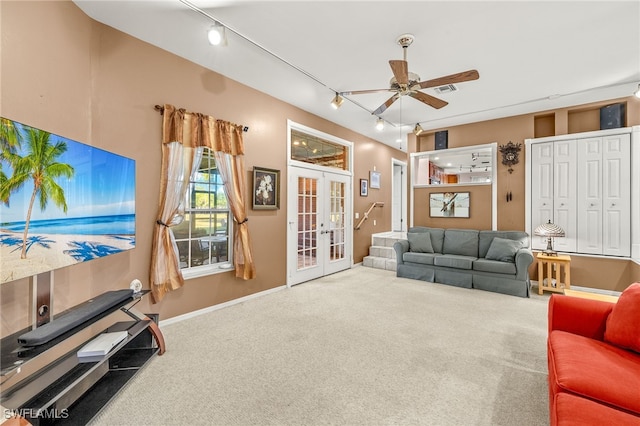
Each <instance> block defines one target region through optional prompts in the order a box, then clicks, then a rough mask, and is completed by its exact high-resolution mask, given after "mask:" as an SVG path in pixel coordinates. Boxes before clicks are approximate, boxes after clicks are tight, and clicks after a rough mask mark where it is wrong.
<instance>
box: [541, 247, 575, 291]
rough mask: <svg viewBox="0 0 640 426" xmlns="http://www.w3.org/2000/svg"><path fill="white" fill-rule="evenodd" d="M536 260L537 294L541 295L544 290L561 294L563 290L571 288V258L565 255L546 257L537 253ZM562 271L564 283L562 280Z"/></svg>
mask: <svg viewBox="0 0 640 426" xmlns="http://www.w3.org/2000/svg"><path fill="white" fill-rule="evenodd" d="M537 258H538V294H542V292H543V291H544V290H548V291H555V292H556V293H563V292H564V290H565V289H570V288H571V256H568V255H566V254H559V255H557V256H547V255H546V254H543V253H538V255H537ZM563 269H564V281H563V280H562V277H563V274H562V270H563ZM554 272H555V273H554ZM545 280H546V283H545ZM554 284H555V285H554Z"/></svg>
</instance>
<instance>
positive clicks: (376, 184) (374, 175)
mask: <svg viewBox="0 0 640 426" xmlns="http://www.w3.org/2000/svg"><path fill="white" fill-rule="evenodd" d="M369 178H370V179H371V185H370V186H371V188H373V189H380V172H374V171H371V172H369Z"/></svg>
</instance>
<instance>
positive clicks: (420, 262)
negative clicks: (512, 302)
mask: <svg viewBox="0 0 640 426" xmlns="http://www.w3.org/2000/svg"><path fill="white" fill-rule="evenodd" d="M528 247H529V235H528V234H527V233H526V232H522V231H478V230H473V229H442V228H428V227H423V226H416V227H412V228H409V232H408V233H407V239H406V240H400V241H398V242H396V243H395V244H394V246H393V248H394V249H395V251H396V256H397V264H398V266H397V271H396V275H397V276H399V277H405V278H413V279H417V280H423V281H429V282H436V283H442V284H449V285H455V286H458V287H465V288H479V289H481V290H488V291H494V292H498V293H504V294H511V295H514V296H520V297H529V288H530V282H529V266H530V265H531V263H532V262H533V254H532V253H531V250H529V248H528Z"/></svg>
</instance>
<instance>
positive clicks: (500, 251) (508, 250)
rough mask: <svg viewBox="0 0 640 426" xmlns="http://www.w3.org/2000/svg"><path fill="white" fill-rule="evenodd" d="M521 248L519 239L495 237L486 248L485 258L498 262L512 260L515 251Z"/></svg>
mask: <svg viewBox="0 0 640 426" xmlns="http://www.w3.org/2000/svg"><path fill="white" fill-rule="evenodd" d="M521 248H522V245H521V243H520V241H515V240H508V239H506V238H498V237H495V238H494V239H493V241H492V242H491V245H490V246H489V250H487V254H486V255H485V259H489V260H498V261H500V262H513V261H514V258H515V255H516V253H517V252H518V250H520V249H521Z"/></svg>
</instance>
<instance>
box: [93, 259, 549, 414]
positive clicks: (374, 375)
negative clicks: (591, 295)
mask: <svg viewBox="0 0 640 426" xmlns="http://www.w3.org/2000/svg"><path fill="white" fill-rule="evenodd" d="M547 302H548V295H545V296H538V295H537V294H534V295H532V297H531V298H530V299H525V298H519V297H514V296H507V295H501V294H495V293H490V292H484V291H481V290H468V289H461V288H457V287H451V286H446V285H441V284H431V283H425V282H421V281H414V280H409V279H404V278H397V277H396V276H395V272H390V271H382V270H377V269H371V268H365V267H361V266H357V267H355V268H353V269H351V270H347V271H344V272H340V273H337V274H334V275H330V276H327V277H324V278H321V279H318V280H315V281H311V282H308V283H303V284H300V285H298V286H295V287H293V288H291V289H287V290H282V291H278V292H275V293H271V294H267V295H265V296H262V297H259V298H256V299H253V300H250V301H247V302H243V303H241V304H238V305H234V306H231V307H227V308H224V309H220V310H217V311H214V312H210V313H207V314H203V315H200V316H197V317H194V318H190V319H187V320H184V321H180V322H176V323H173V324H170V325H167V326H165V327H163V333H164V335H165V339H166V341H167V352H166V353H165V354H164V355H163V356H160V357H156V358H155V359H154V360H152V361H151V362H150V363H149V364H148V366H147V367H145V368H144V369H143V370H142V371H141V372H140V374H138V375H137V376H136V377H135V378H134V380H132V381H131V382H130V384H129V385H128V386H127V387H126V388H125V389H124V390H123V391H122V392H121V393H120V394H119V395H118V396H117V397H116V398H115V399H114V400H113V401H112V402H111V403H110V404H109V405H108V406H107V407H105V409H104V410H103V411H102V412H101V413H100V414H99V415H98V417H97V418H96V419H95V420H94V422H93V423H92V425H93V426H100V425H187V424H189V425H200V424H201V425H329V424H331V425H546V424H548V399H547V384H546V378H547V367H546V346H545V345H546V335H547V333H546V327H547V325H546V320H547V318H546V313H547Z"/></svg>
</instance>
